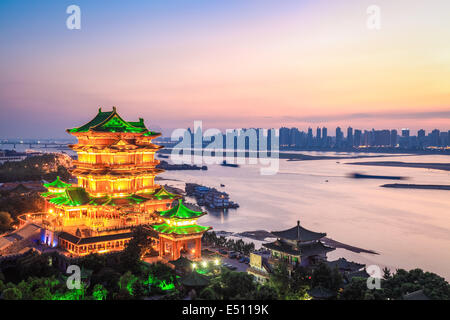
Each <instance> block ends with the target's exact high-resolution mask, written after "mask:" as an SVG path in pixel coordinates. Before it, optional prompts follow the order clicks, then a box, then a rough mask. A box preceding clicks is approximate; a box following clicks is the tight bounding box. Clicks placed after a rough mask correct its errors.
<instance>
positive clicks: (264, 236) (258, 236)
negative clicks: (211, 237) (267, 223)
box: [216, 230, 378, 255]
mask: <svg viewBox="0 0 450 320" xmlns="http://www.w3.org/2000/svg"><path fill="white" fill-rule="evenodd" d="M216 234H217V235H222V236H224V237H230V236H231V237H237V238H248V239H252V240H256V241H258V242H269V241H273V239H276V237H275V236H274V235H273V234H272V233H270V232H268V231H266V230H255V231H244V232H239V233H234V232H227V231H217V232H216ZM322 242H323V243H324V244H325V245H326V246H329V247H333V248H341V249H345V250H348V251H351V252H354V253H368V254H376V255H378V253H377V252H375V251H374V250H368V249H363V248H359V247H355V246H352V245H349V244H345V243H342V242H339V241H336V240H333V239H331V238H327V237H325V238H323V239H322Z"/></svg>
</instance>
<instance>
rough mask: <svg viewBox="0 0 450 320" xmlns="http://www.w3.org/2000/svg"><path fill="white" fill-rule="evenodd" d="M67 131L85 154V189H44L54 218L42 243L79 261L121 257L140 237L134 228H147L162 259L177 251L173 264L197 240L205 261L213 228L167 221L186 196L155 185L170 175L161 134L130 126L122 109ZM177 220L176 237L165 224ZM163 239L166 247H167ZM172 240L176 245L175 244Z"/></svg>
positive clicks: (77, 168)
mask: <svg viewBox="0 0 450 320" xmlns="http://www.w3.org/2000/svg"><path fill="white" fill-rule="evenodd" d="M67 132H68V133H70V134H72V135H74V136H75V137H76V138H77V139H78V143H77V144H74V145H70V147H71V148H72V149H73V150H74V151H76V152H77V154H78V160H77V161H74V169H73V170H72V174H73V175H74V176H75V177H76V178H77V181H78V183H77V185H70V184H67V183H65V182H62V181H61V180H60V179H59V177H58V179H57V180H56V181H54V182H52V183H49V184H45V185H44V186H45V187H46V188H47V189H48V192H46V193H43V194H42V197H44V198H45V199H46V213H45V214H43V215H40V216H39V218H40V219H41V223H42V225H43V228H42V234H41V241H42V242H44V243H46V244H48V245H50V246H60V247H62V248H64V249H66V250H67V251H68V252H69V253H70V254H72V255H76V256H79V255H85V254H89V253H92V252H97V253H103V252H110V251H117V250H123V248H124V247H125V246H126V244H127V243H128V242H129V240H130V239H131V238H132V237H133V233H132V228H133V227H135V226H139V225H146V226H149V228H150V227H151V230H153V231H154V233H155V234H157V236H155V249H157V250H159V251H160V255H161V256H162V257H164V256H166V255H167V254H168V251H170V250H172V251H171V252H170V254H169V255H170V257H173V256H179V255H180V252H181V251H182V250H188V247H189V246H188V244H189V241H190V240H193V241H194V242H195V248H194V249H191V252H192V253H195V252H196V253H195V254H194V258H199V257H200V253H199V250H200V244H199V241H200V240H199V239H200V238H201V236H202V234H203V233H204V232H205V231H206V230H207V229H209V228H208V227H202V226H198V225H197V224H196V218H195V219H190V218H189V216H183V217H181V218H175V220H173V219H169V220H166V219H165V218H163V216H161V214H160V212H163V213H164V212H167V210H169V209H171V208H172V202H174V200H176V199H179V198H180V196H178V195H175V194H172V193H170V192H168V191H167V190H165V189H164V187H161V186H160V185H158V184H155V176H156V175H157V174H159V173H161V172H163V170H161V169H158V168H156V166H157V165H158V163H159V161H158V160H156V159H155V153H156V152H157V151H158V150H159V149H161V148H162V147H161V146H158V145H155V144H153V143H152V140H153V139H154V138H156V137H158V136H160V134H159V133H156V132H152V131H150V130H148V129H147V128H146V126H145V124H144V120H143V119H139V121H137V122H127V121H125V120H123V119H122V118H121V117H120V116H119V115H118V114H117V111H116V108H113V110H112V111H108V112H103V111H102V110H101V109H99V111H98V114H97V115H96V116H95V117H94V119H92V120H91V121H90V122H88V123H86V124H85V125H83V126H81V127H78V128H74V129H69V130H67ZM178 205H180V203H179V204H178ZM183 212H184V213H185V214H186V212H189V211H186V210H184V209H183ZM192 212H194V211H192ZM196 214H198V213H196ZM194 216H195V214H194ZM173 221H175V224H176V225H172V226H171V227H170V230H169V229H167V228H166V227H165V226H166V224H165V223H163V222H168V223H172V222H173ZM178 224H179V225H178ZM163 238H165V239H166V241H162V242H160V240H163ZM171 238H173V239H175V241H171V242H170V245H167V243H168V242H167V239H171ZM191 242H192V241H191ZM161 243H163V245H162V244H161ZM161 249H162V250H161ZM175 251H176V252H175Z"/></svg>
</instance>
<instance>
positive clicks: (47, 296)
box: [32, 287, 52, 300]
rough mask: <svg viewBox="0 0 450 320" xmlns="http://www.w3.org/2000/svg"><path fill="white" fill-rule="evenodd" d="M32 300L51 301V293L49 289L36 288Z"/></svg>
mask: <svg viewBox="0 0 450 320" xmlns="http://www.w3.org/2000/svg"><path fill="white" fill-rule="evenodd" d="M32 299H33V300H51V299H52V293H51V292H50V289H49V288H47V287H41V288H37V289H36V290H34V291H33V294H32Z"/></svg>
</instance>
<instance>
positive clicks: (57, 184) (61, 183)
mask: <svg viewBox="0 0 450 320" xmlns="http://www.w3.org/2000/svg"><path fill="white" fill-rule="evenodd" d="M70 186H72V185H71V184H70V183H66V182H64V181H61V178H60V177H59V176H57V177H56V180H55V181H53V182H50V183H44V187H46V188H47V189H48V188H55V189H64V188H68V187H70Z"/></svg>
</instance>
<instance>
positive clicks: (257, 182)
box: [161, 153, 450, 278]
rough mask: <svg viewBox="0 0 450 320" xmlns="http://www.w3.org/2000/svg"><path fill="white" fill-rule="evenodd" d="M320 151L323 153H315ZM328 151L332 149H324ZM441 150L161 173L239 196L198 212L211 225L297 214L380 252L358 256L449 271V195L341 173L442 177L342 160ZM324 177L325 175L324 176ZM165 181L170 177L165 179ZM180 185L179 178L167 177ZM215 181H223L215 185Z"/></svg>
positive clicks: (234, 227) (273, 225)
mask: <svg viewBox="0 0 450 320" xmlns="http://www.w3.org/2000/svg"><path fill="white" fill-rule="evenodd" d="M321 154H322V155H323V153H321ZM328 155H331V154H328ZM449 159H450V157H448V156H436V155H424V156H420V155H412V156H392V157H388V158H373V159H347V160H339V161H336V160H314V161H286V160H281V161H280V172H279V174H276V175H274V176H261V175H260V174H259V167H258V166H249V165H243V166H241V167H240V168H228V167H222V166H217V165H211V166H208V170H207V171H170V172H165V173H163V174H162V175H161V176H162V177H164V178H168V179H170V178H173V179H178V180H181V181H186V182H194V183H199V184H203V185H206V186H212V187H216V188H217V189H219V190H220V189H223V190H224V191H225V192H227V193H229V194H230V197H231V200H232V201H236V202H238V203H239V204H240V208H239V209H237V210H230V211H229V212H228V214H224V215H220V214H217V213H214V214H210V215H207V216H205V217H203V218H202V219H201V223H202V224H208V225H211V226H213V227H214V229H215V230H227V231H235V232H241V231H249V230H257V229H263V230H268V231H271V230H272V231H273V230H280V229H285V228H289V227H291V226H293V225H294V224H295V223H296V221H297V220H300V221H301V222H302V224H303V225H304V226H305V227H307V228H309V229H312V230H315V231H321V232H327V233H328V236H329V237H331V238H333V239H335V240H338V241H341V242H344V243H347V244H350V245H355V246H358V247H362V248H365V249H371V250H375V251H377V252H379V253H380V255H376V256H375V255H367V254H352V253H348V251H345V250H336V251H335V252H333V254H332V255H337V254H340V255H341V256H342V255H346V254H347V257H349V258H352V259H357V260H360V261H363V262H365V263H375V264H380V265H388V266H395V267H404V268H413V267H421V268H424V269H427V270H430V271H434V272H436V273H438V274H441V275H443V276H445V277H447V278H450V215H449V214H448V213H449V212H450V197H449V192H448V191H442V190H414V189H391V188H381V187H379V186H380V185H382V184H385V183H392V181H391V180H366V179H357V180H355V179H350V178H348V177H347V176H348V174H350V173H353V172H360V173H366V174H373V175H395V176H405V177H409V180H407V183H417V184H449V182H450V172H448V171H441V170H429V169H418V168H398V167H376V166H354V165H348V164H346V163H349V162H361V161H404V162H434V163H437V162H447V163H448V162H449ZM327 181H328V182H327ZM169 184H171V182H170V183H169ZM174 184H178V186H179V187H183V183H180V182H174ZM220 184H224V185H225V187H224V188H221V187H220Z"/></svg>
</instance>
